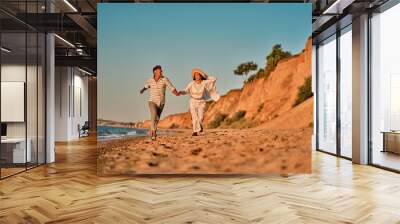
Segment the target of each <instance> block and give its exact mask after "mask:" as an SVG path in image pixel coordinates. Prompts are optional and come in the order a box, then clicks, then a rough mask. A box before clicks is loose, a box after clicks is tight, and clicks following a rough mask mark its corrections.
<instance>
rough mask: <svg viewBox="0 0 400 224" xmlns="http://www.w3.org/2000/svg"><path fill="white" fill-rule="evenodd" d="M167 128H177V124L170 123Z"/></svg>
mask: <svg viewBox="0 0 400 224" xmlns="http://www.w3.org/2000/svg"><path fill="white" fill-rule="evenodd" d="M169 128H171V129H175V128H179V125H177V124H175V123H172V124H171V125H170V126H169Z"/></svg>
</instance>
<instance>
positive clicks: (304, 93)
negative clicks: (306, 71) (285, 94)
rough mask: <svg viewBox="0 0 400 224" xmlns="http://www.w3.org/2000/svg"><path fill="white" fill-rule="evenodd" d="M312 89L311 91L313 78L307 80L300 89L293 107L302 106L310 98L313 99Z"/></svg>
mask: <svg viewBox="0 0 400 224" xmlns="http://www.w3.org/2000/svg"><path fill="white" fill-rule="evenodd" d="M312 96H313V93H312V89H311V76H309V77H307V78H305V80H304V83H303V85H302V86H300V87H299V90H298V92H297V98H296V100H295V102H294V104H293V107H295V106H297V105H299V104H301V103H302V102H304V101H306V100H307V99H308V98H310V97H312Z"/></svg>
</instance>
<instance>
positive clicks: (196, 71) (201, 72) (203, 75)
mask: <svg viewBox="0 0 400 224" xmlns="http://www.w3.org/2000/svg"><path fill="white" fill-rule="evenodd" d="M195 73H199V74H200V75H201V76H202V77H203V78H205V79H206V78H207V74H206V73H205V72H203V71H202V70H200V69H198V68H194V69H193V70H192V78H194V74H195Z"/></svg>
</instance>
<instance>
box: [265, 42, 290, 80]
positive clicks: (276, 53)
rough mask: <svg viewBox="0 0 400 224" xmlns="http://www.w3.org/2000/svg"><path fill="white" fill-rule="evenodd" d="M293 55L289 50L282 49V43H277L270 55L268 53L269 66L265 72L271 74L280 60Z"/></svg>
mask: <svg viewBox="0 0 400 224" xmlns="http://www.w3.org/2000/svg"><path fill="white" fill-rule="evenodd" d="M290 56H292V54H291V53H290V52H289V51H284V50H283V49H282V45H280V44H275V45H274V46H273V47H272V51H271V53H270V54H269V55H267V58H266V59H267V67H266V71H265V73H266V74H268V75H269V73H271V72H272V71H274V69H275V68H276V65H278V62H279V61H280V60H282V59H285V58H288V57H290Z"/></svg>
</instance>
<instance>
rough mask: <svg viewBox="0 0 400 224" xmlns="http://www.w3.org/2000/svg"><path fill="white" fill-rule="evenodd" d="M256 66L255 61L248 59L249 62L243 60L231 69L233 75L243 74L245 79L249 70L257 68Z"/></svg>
mask: <svg viewBox="0 0 400 224" xmlns="http://www.w3.org/2000/svg"><path fill="white" fill-rule="evenodd" d="M257 68H258V65H257V64H256V63H254V62H252V61H249V62H245V63H242V64H240V65H238V66H237V67H236V69H235V70H234V71H233V73H235V75H239V76H243V75H245V76H246V79H247V75H248V74H249V73H250V72H251V71H255V70H257ZM246 79H245V80H246Z"/></svg>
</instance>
